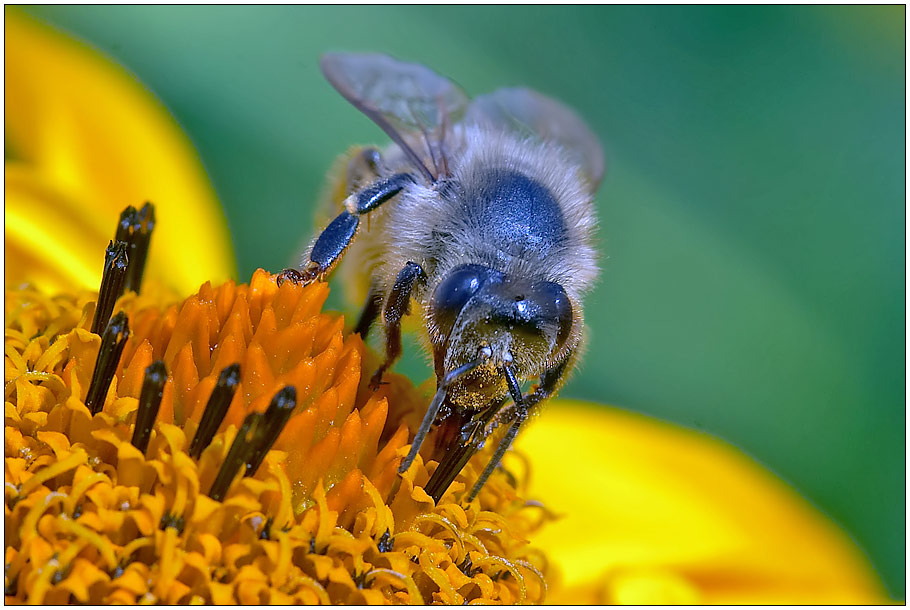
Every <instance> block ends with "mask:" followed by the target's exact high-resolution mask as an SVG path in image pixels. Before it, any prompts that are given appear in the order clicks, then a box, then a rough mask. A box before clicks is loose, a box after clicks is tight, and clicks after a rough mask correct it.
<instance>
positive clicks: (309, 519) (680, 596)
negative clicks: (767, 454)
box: [5, 9, 885, 604]
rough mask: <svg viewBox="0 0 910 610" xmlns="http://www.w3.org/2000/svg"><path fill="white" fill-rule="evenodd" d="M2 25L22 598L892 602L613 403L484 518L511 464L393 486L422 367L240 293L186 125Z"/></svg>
mask: <svg viewBox="0 0 910 610" xmlns="http://www.w3.org/2000/svg"><path fill="white" fill-rule="evenodd" d="M6 18H7V19H6V39H7V42H6V86H7V102H6V120H7V124H6V128H7V142H8V145H9V146H10V147H11V149H12V150H11V151H8V154H7V158H8V159H9V158H10V157H12V158H13V159H14V160H12V161H9V160H8V161H7V165H6V197H7V212H6V229H5V231H6V257H7V259H6V260H7V263H6V274H7V287H8V288H7V291H6V319H7V330H6V341H5V348H6V356H5V382H6V383H5V400H6V434H5V440H6V443H5V446H6V452H5V468H6V475H5V481H6V491H5V515H6V550H5V588H6V595H7V601H30V602H38V603H40V602H44V603H66V602H68V601H71V600H75V601H78V602H83V603H85V602H90V603H110V602H125V603H143V602H155V601H160V602H165V603H190V602H200V603H234V602H240V603H257V604H261V603H291V602H306V603H318V602H336V603H374V602H377V603H388V602H391V603H396V602H412V603H414V602H417V603H420V602H442V603H462V602H465V601H497V602H506V603H509V602H520V601H529V602H535V601H543V600H544V599H546V601H548V602H556V603H558V602H563V603H613V602H618V603H699V602H703V603H737V602H742V603H875V602H880V601H884V600H885V596H884V593H883V590H882V588H881V585H880V584H879V583H878V580H877V578H876V577H875V576H874V575H873V574H872V572H871V571H870V569H869V567H868V565H867V564H866V563H865V561H864V559H863V558H862V557H861V555H860V554H859V552H858V551H857V549H856V548H855V547H854V546H853V545H852V544H851V543H850V542H849V540H847V539H846V537H845V535H844V534H842V533H841V532H839V531H838V530H837V529H836V528H835V527H834V526H833V525H832V524H831V523H830V522H828V521H827V520H826V519H825V518H823V517H822V516H821V515H820V514H819V513H818V512H817V511H815V510H814V509H812V508H811V507H810V506H808V504H807V503H805V502H804V501H803V500H801V499H800V498H799V497H798V496H797V495H796V494H795V493H794V492H792V491H791V490H790V489H788V488H787V487H786V486H784V485H783V484H782V483H780V482H778V481H777V480H776V479H774V478H773V477H772V476H771V475H769V474H767V473H765V472H764V471H762V470H761V469H760V468H759V467H758V466H756V465H755V464H754V463H752V462H751V461H749V460H748V459H746V458H744V457H743V456H741V455H740V454H738V453H737V452H736V451H735V450H734V449H732V448H730V447H728V446H726V445H724V444H721V443H719V442H717V441H714V440H712V439H710V438H708V437H706V436H705V435H699V434H695V433H691V432H686V431H683V430H680V429H676V428H674V427H672V426H669V425H666V424H661V423H658V422H655V421H653V420H650V419H648V418H645V417H642V416H636V415H632V414H628V413H623V412H621V411H615V410H607V409H604V408H603V407H598V408H596V409H593V408H588V407H585V406H584V405H578V404H575V403H571V402H566V401H561V402H560V401H557V402H554V403H553V404H551V405H549V406H548V408H547V409H546V410H545V412H544V414H543V415H542V417H541V418H540V421H538V422H536V423H535V424H533V425H531V426H530V427H529V429H528V430H527V432H525V433H524V434H523V436H522V437H519V442H518V450H517V451H513V452H510V453H509V454H507V456H506V460H505V461H504V466H505V468H504V471H503V472H497V473H496V474H494V476H493V477H492V478H491V480H490V481H489V483H488V484H487V487H486V488H485V489H484V491H483V493H481V494H480V496H479V497H478V498H477V499H475V500H474V501H472V502H471V503H468V504H460V503H459V502H458V500H459V498H460V497H461V496H462V495H463V491H464V489H465V486H466V485H469V484H470V483H472V482H473V480H475V479H476V476H477V474H478V473H479V470H480V468H482V466H483V465H484V464H485V461H484V460H485V458H486V457H488V455H479V456H476V457H475V459H474V460H472V462H470V463H469V465H468V466H467V467H466V469H465V471H464V472H463V473H462V474H461V475H460V476H459V478H458V479H457V480H456V482H455V483H454V484H453V486H452V488H451V489H450V490H449V492H448V493H447V494H446V495H445V496H444V497H443V498H442V500H441V501H440V502H439V503H438V504H436V505H434V503H433V501H432V499H431V498H429V497H428V496H427V495H426V494H425V493H424V491H423V489H422V485H423V484H425V483H426V481H427V480H428V478H429V476H430V474H431V472H432V469H433V468H434V467H435V462H432V461H430V462H426V463H424V462H423V461H422V460H421V459H420V458H418V460H417V461H416V462H415V464H414V465H413V466H412V467H411V468H410V469H409V470H408V472H406V473H405V474H404V475H403V476H401V477H399V476H398V475H397V464H398V462H399V461H400V459H401V457H402V456H403V455H404V454H405V453H406V452H407V448H408V446H407V442H408V439H409V434H413V430H414V427H415V422H416V421H418V420H419V417H420V414H421V409H422V408H424V407H423V405H424V404H425V401H426V397H425V396H424V395H423V394H422V393H421V392H419V391H417V390H415V389H414V388H413V387H412V386H411V385H410V383H409V382H407V381H406V380H405V379H403V378H401V377H399V376H392V378H391V381H392V383H390V384H389V385H388V386H385V387H383V388H382V389H381V390H380V391H379V392H377V393H375V394H374V393H372V392H370V391H368V388H367V387H366V381H365V380H364V379H363V377H364V376H362V375H361V371H362V370H364V371H368V372H369V371H371V370H372V369H373V368H375V364H376V362H375V357H374V356H373V355H372V354H371V353H370V352H369V351H368V350H366V349H365V348H364V346H363V344H362V342H360V340H359V339H358V338H357V337H356V336H351V335H346V334H344V333H343V321H342V319H341V318H340V317H339V316H335V315H331V314H326V313H321V311H320V310H321V306H322V303H323V301H324V299H325V297H326V294H327V287H326V286H325V285H324V284H316V285H312V286H309V287H307V288H299V287H297V286H294V285H291V284H284V285H282V286H281V287H280V288H279V287H278V286H277V285H276V283H275V281H274V277H273V276H271V275H269V274H268V273H266V272H263V271H259V272H257V273H256V274H254V276H253V278H252V279H251V281H250V283H249V284H248V285H245V284H241V285H236V284H234V283H233V282H227V283H224V282H223V280H224V279H225V278H226V277H227V276H228V275H229V274H230V266H229V260H230V256H229V248H228V247H227V245H226V243H227V242H226V239H225V232H224V224H223V221H222V220H221V218H220V216H219V215H218V212H217V211H216V210H217V207H216V205H215V202H214V199H213V197H212V195H211V190H210V188H209V187H208V186H207V185H206V182H205V180H204V179H203V178H202V176H201V172H200V166H199V164H198V161H196V160H195V157H194V155H193V153H192V151H191V149H190V148H189V146H188V145H187V143H186V141H185V140H184V139H183V138H182V137H181V136H180V135H179V134H178V132H177V131H176V130H175V129H174V125H173V123H172V122H171V121H170V120H169V119H168V118H167V117H166V114H165V113H163V112H162V111H161V108H160V107H158V106H157V105H156V104H155V103H153V102H151V101H150V100H149V98H148V96H147V95H145V94H144V92H143V91H142V90H141V88H140V87H139V86H138V85H137V84H136V83H135V82H134V81H132V80H131V79H129V78H128V77H126V76H125V75H124V74H123V73H122V72H120V71H119V70H117V69H115V68H114V67H112V66H111V65H110V64H108V63H106V62H104V61H102V60H101V59H100V58H98V57H97V56H95V55H93V54H92V53H90V52H89V51H87V50H86V49H84V48H82V47H79V46H77V45H75V44H73V43H72V42H70V41H67V40H66V39H64V38H62V37H60V36H57V35H54V34H52V33H50V32H49V31H47V30H46V29H44V28H42V27H40V26H38V25H37V24H35V23H32V22H29V21H26V20H25V19H23V18H22V17H21V16H20V15H19V14H18V13H16V12H15V11H10V10H9V9H7V13H6ZM145 200H151V201H154V202H155V204H156V205H157V206H158V207H157V212H156V215H157V218H158V222H157V226H156V228H155V234H154V237H153V238H152V246H151V250H150V255H149V260H148V272H147V273H146V280H145V281H144V284H143V286H142V289H141V290H140V292H139V294H138V295H136V294H134V293H130V292H128V293H127V294H126V295H125V296H123V297H122V298H120V299H119V300H118V301H117V303H116V305H114V304H113V302H112V301H111V302H110V303H109V304H108V305H105V304H104V303H105V299H104V298H102V299H99V298H98V296H97V293H94V292H89V291H86V290H85V289H89V290H97V287H98V286H99V284H100V283H101V269H102V267H103V265H102V262H103V260H104V259H103V257H102V250H103V246H104V244H106V243H107V242H108V240H110V239H111V238H112V236H113V235H112V232H113V220H114V219H115V218H116V214H117V213H119V210H120V208H122V207H123V206H124V205H126V204H134V205H138V204H141V203H142V202H143V201H145ZM137 222H138V221H137ZM164 244H168V245H173V244H179V245H180V247H179V248H173V247H170V248H169V247H165V246H164ZM117 256H118V253H117V252H116V251H112V253H111V255H110V256H109V259H110V260H113V259H116V258H117ZM187 260H191V261H192V264H187V263H186V261H187ZM131 264H132V263H131ZM108 267H111V268H112V270H111V272H110V273H111V274H113V275H110V276H109V277H113V276H115V275H116V270H115V269H113V268H115V267H116V264H115V263H111V264H109V265H108ZM207 280H212V282H211V283H208V282H207ZM24 281H28V282H30V283H31V284H32V285H30V286H24V287H20V284H22V282H24ZM203 282H205V283H203ZM162 283H163V284H164V285H166V286H169V287H170V288H168V289H165V288H162V287H161V286H162ZM200 284H202V287H201V288H198V287H199V285H200ZM13 286H14V287H16V288H10V287H13ZM173 290H176V291H177V293H178V294H180V295H186V294H190V295H191V296H189V297H188V298H185V299H180V298H177V297H175V296H173V295H174V293H173ZM102 292H103V291H102ZM52 295H56V296H52ZM96 301H97V302H98V304H97V305H96ZM96 310H99V311H101V313H100V314H98V318H99V319H98V322H97V323H96V324H97V326H98V330H99V331H102V330H104V329H107V330H106V331H105V332H100V335H101V336H99V333H93V332H90V328H91V326H92V324H93V323H95V316H96ZM112 313H113V314H114V316H113V318H111V314H112ZM108 319H111V322H108ZM127 329H128V330H127ZM127 332H129V338H126V334H127ZM118 350H122V353H121V352H119V351H118ZM99 354H100V357H99ZM98 362H101V365H98V364H97V363H98ZM235 364H237V365H239V367H234V366H233V365H235ZM366 377H367V378H368V377H369V376H368V375H367V376H366ZM150 422H154V423H153V424H151V423H150ZM409 429H410V431H409ZM197 436H198V437H199V438H198V440H197ZM554 447H558V448H559V450H558V451H554ZM247 475H249V476H247ZM532 497H533V498H540V501H536V500H529V499H526V498H532ZM528 540H530V541H531V544H528ZM535 549H542V550H543V551H538V550H535ZM545 581H546V582H547V583H548V584H549V592H547V585H546V584H544V583H545ZM545 594H546V597H545Z"/></svg>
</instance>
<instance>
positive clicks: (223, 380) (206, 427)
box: [189, 363, 240, 459]
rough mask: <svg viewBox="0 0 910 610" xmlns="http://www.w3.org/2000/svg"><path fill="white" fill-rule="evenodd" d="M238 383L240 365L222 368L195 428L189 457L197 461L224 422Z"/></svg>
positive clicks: (235, 364)
mask: <svg viewBox="0 0 910 610" xmlns="http://www.w3.org/2000/svg"><path fill="white" fill-rule="evenodd" d="M239 383H240V365H239V364H237V363H234V364H231V365H229V366H226V367H224V369H223V370H222V371H221V374H220V375H218V381H217V382H215V388H214V389H213V390H212V395H211V396H209V401H208V402H207V403H206V405H205V410H204V411H203V412H202V419H200V420H199V427H198V428H196V435H195V436H194V437H193V441H192V442H191V443H190V451H189V454H190V456H191V457H193V458H196V459H199V457H200V456H201V455H202V451H203V450H204V449H205V448H206V447H208V446H209V444H210V443H211V442H212V438H213V437H214V436H215V433H216V432H217V431H218V428H219V427H220V426H221V422H222V421H224V416H225V415H226V414H227V410H228V407H230V406H231V401H232V400H233V399H234V393H235V391H236V390H237V384H239Z"/></svg>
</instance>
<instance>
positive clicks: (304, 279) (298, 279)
mask: <svg viewBox="0 0 910 610" xmlns="http://www.w3.org/2000/svg"><path fill="white" fill-rule="evenodd" d="M315 279H316V276H315V275H314V274H313V273H311V272H309V271H300V270H299V269H285V270H284V271H282V272H281V273H279V274H278V277H277V278H275V281H276V282H277V283H278V285H279V286H281V285H282V284H284V283H285V282H291V283H292V284H297V285H298V286H306V285H307V284H311V283H313V281H314V280H315Z"/></svg>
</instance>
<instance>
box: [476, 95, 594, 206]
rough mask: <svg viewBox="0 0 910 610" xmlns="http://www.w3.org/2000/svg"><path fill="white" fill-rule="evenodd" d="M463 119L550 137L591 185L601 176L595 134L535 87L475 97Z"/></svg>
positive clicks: (579, 119) (566, 108) (536, 135)
mask: <svg viewBox="0 0 910 610" xmlns="http://www.w3.org/2000/svg"><path fill="white" fill-rule="evenodd" d="M465 120H466V121H470V122H475V123H487V124H494V125H498V126H501V127H506V128H508V129H511V130H513V131H516V132H518V133H520V134H522V135H526V136H530V137H537V138H540V139H543V140H549V141H553V142H555V143H557V144H559V145H560V146H561V147H562V148H563V149H565V150H566V152H568V153H569V154H570V155H571V156H572V157H573V158H574V159H575V161H576V162H577V163H579V165H580V166H581V168H582V169H583V170H584V171H585V173H586V174H587V176H588V177H589V178H590V179H591V181H592V183H593V185H594V187H595V188H596V187H597V185H598V184H600V181H601V179H602V178H603V175H604V169H605V162H604V154H603V148H601V146H600V141H599V140H598V139H597V136H596V135H594V133H593V132H592V131H591V130H590V129H589V128H588V126H587V125H585V123H584V121H582V120H581V118H579V117H578V115H577V114H575V112H573V111H572V110H571V109H570V108H568V107H567V106H565V105H563V104H561V103H560V102H557V101H556V100H554V99H551V98H549V97H547V96H545V95H542V94H540V93H537V92H536V91H532V90H530V89H524V88H521V87H507V88H503V89H497V90H496V91H494V92H493V93H488V94H487V95H481V96H479V97H476V98H474V100H473V101H472V102H471V105H470V106H469V107H468V110H467V114H466V116H465Z"/></svg>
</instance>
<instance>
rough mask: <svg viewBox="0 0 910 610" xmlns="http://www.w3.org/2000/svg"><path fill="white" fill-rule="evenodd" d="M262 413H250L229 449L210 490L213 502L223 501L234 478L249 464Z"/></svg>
mask: <svg viewBox="0 0 910 610" xmlns="http://www.w3.org/2000/svg"><path fill="white" fill-rule="evenodd" d="M262 420H263V415H262V413H248V414H247V416H246V417H245V418H244V419H243V423H242V424H241V425H240V429H239V430H238V431H237V436H235V437H234V442H233V443H231V448H230V449H228V453H227V456H225V458H224V462H222V464H221V469H220V470H219V471H218V474H217V475H216V476H215V481H214V482H213V483H212V488H211V489H210V490H209V497H210V498H211V499H212V500H218V501H221V500H223V499H224V496H225V495H226V494H227V491H228V489H229V488H230V486H231V483H232V482H233V481H234V476H235V475H236V474H237V471H238V470H239V469H240V467H241V466H242V465H243V464H246V463H248V461H249V459H248V458H249V456H250V453H251V452H252V450H253V448H254V445H253V443H254V442H255V440H256V437H257V436H258V430H259V428H260V427H261V425H262Z"/></svg>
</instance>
